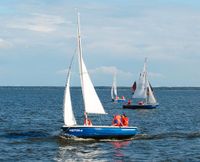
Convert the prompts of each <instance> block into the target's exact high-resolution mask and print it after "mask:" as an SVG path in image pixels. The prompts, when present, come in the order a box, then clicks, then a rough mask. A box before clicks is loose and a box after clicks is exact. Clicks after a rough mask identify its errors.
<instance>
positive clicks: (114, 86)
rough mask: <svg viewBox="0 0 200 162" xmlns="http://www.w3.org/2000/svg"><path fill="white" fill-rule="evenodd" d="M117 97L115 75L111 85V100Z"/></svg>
mask: <svg viewBox="0 0 200 162" xmlns="http://www.w3.org/2000/svg"><path fill="white" fill-rule="evenodd" d="M116 96H117V83H116V75H114V77H113V84H112V88H111V98H112V99H113V100H114V99H115V97H116Z"/></svg>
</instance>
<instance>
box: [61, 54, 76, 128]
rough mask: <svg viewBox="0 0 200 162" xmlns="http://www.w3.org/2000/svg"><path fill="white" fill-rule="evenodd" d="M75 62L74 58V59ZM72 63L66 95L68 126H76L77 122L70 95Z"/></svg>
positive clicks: (65, 108)
mask: <svg viewBox="0 0 200 162" xmlns="http://www.w3.org/2000/svg"><path fill="white" fill-rule="evenodd" d="M72 61H73V58H72ZM72 61H71V63H70V66H69V70H68V74H67V81H66V86H65V94H64V107H63V111H64V113H63V114H64V123H65V125H67V126H72V125H76V120H75V117H74V113H73V110H72V104H71V95H70V76H71V65H72Z"/></svg>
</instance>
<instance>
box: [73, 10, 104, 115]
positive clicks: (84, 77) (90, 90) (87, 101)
mask: <svg viewBox="0 0 200 162" xmlns="http://www.w3.org/2000/svg"><path fill="white" fill-rule="evenodd" d="M79 17H80V14H79V13H78V28H77V38H78V40H77V41H78V55H79V70H80V79H81V88H82V94H83V100H84V105H85V112H86V113H95V114H106V113H105V110H104V108H103V105H102V104H101V102H100V100H99V97H98V96H97V93H96V91H95V89H94V86H93V84H92V82H91V79H90V76H89V74H88V71H87V68H86V66H85V63H84V61H83V56H82V46H81V35H80V18H79Z"/></svg>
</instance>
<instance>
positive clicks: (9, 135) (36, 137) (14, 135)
mask: <svg viewBox="0 0 200 162" xmlns="http://www.w3.org/2000/svg"><path fill="white" fill-rule="evenodd" d="M0 138H2V139H4V140H5V141H6V140H7V141H8V142H9V143H23V142H37V141H39V142H45V141H54V140H56V139H58V138H59V133H58V132H53V133H48V132H45V131H43V130H30V131H21V130H9V131H7V132H6V133H3V134H1V135H0Z"/></svg>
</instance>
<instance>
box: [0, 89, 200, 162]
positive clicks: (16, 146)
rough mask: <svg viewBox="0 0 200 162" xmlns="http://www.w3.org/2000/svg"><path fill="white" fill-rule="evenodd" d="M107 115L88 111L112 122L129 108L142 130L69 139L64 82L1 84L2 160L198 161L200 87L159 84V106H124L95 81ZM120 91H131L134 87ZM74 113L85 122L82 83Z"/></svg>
mask: <svg viewBox="0 0 200 162" xmlns="http://www.w3.org/2000/svg"><path fill="white" fill-rule="evenodd" d="M96 90H97V93H98V95H99V97H100V100H101V101H102V104H103V105H104V107H105V110H106V112H107V113H108V115H100V116H99V117H98V116H90V118H91V119H92V121H93V124H106V125H111V122H112V118H113V115H114V114H122V113H126V115H127V116H128V117H129V120H130V125H132V126H137V127H138V128H139V130H140V133H141V134H140V135H137V136H136V137H134V138H132V139H129V140H102V141H101V140H100V141H95V140H78V139H76V140H75V139H74V140H69V139H68V140H66V139H63V138H62V137H61V136H60V132H61V130H60V128H61V126H62V125H63V106H62V105H63V94H64V88H63V87H0V161H5V162H10V161H22V162H28V161H48V162H51V161H58V162H63V161H117V162H120V161H134V162H137V161H152V162H156V161H184V162H185V161H188V162H191V161H200V88H155V89H154V92H155V96H156V98H157V100H158V102H159V103H160V105H159V107H158V108H157V109H151V110H130V109H122V105H121V104H114V103H112V102H111V98H110V88H109V87H97V88H96ZM118 93H119V95H124V96H125V97H127V98H130V97H131V92H130V88H119V89H118ZM72 102H73V107H74V113H75V116H76V119H77V122H78V123H79V124H82V123H83V111H84V110H83V101H82V94H81V91H80V88H72Z"/></svg>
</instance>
